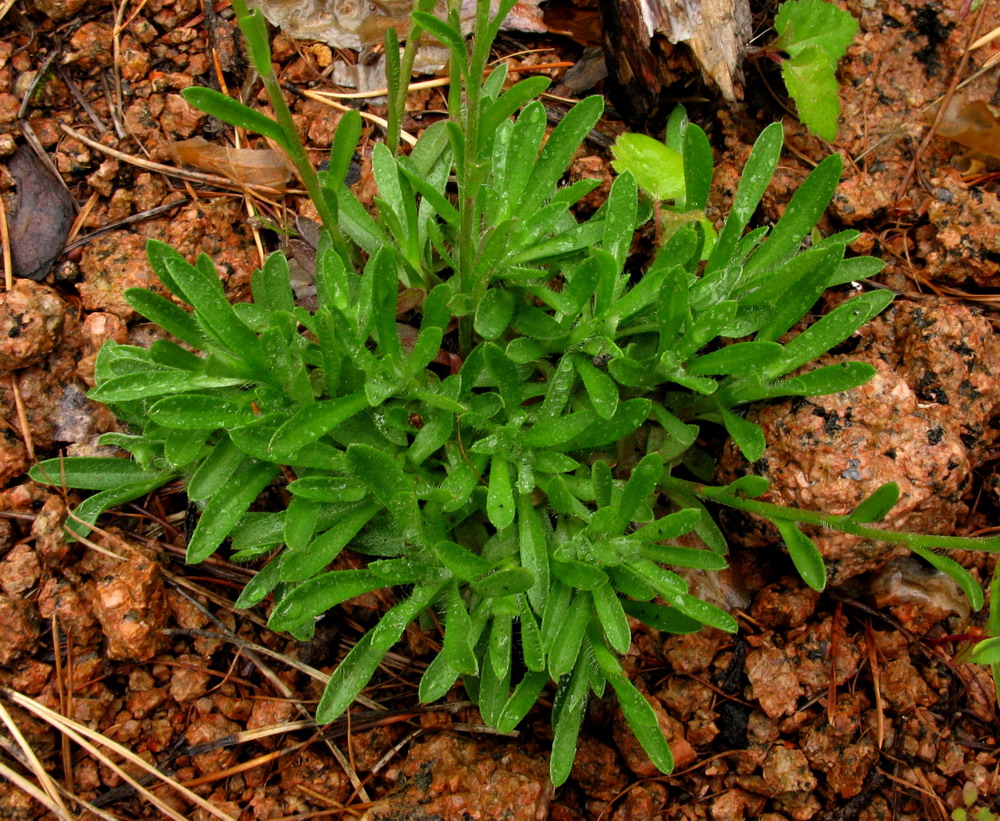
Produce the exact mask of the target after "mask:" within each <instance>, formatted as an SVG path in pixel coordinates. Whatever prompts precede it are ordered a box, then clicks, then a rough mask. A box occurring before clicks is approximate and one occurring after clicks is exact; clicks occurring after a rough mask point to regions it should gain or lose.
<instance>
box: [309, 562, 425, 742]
mask: <svg viewBox="0 0 1000 821" xmlns="http://www.w3.org/2000/svg"><path fill="white" fill-rule="evenodd" d="M442 586H443V582H440V581H438V582H432V583H429V584H422V585H419V586H418V587H416V588H414V590H413V593H412V594H411V595H410V596H409V598H407V599H404V600H403V601H401V602H400V603H399V604H397V605H396V606H395V607H393V608H391V609H390V610H389V612H387V613H386V614H385V616H383V617H382V620H381V621H380V622H379V623H378V624H377V625H376V626H375V627H374V628H372V629H371V630H369V631H368V632H367V633H365V635H364V636H362V637H361V639H360V640H359V641H358V643H357V644H355V645H354V647H353V648H351V651H350V652H349V653H348V654H347V656H346V657H345V658H344V660H343V661H342V662H341V663H340V665H339V666H338V667H337V669H336V670H334V672H333V675H332V676H330V680H329V682H327V685H326V688H325V689H324V690H323V695H322V696H321V698H320V701H319V705H318V706H317V708H316V723H317V724H328V723H330V722H331V721H333V720H335V719H337V718H339V717H340V715H341V714H342V713H343V712H344V711H345V710H346V709H347V708H348V706H349V705H350V703H351V702H352V701H354V699H355V698H356V697H357V695H358V693H360V692H361V690H362V689H364V687H365V685H366V684H367V683H368V681H369V680H370V679H371V677H372V675H374V673H375V670H376V669H377V668H378V666H379V664H381V663H382V659H383V658H384V657H385V654H386V653H388V652H389V651H390V650H391V649H392V647H393V645H394V644H396V642H398V641H399V640H400V638H401V637H402V635H403V631H404V630H405V629H406V628H407V626H408V625H409V624H410V622H412V621H413V620H414V619H415V618H416V617H417V616H419V615H420V613H421V611H423V610H424V609H426V608H427V607H428V606H430V604H431V602H432V601H433V600H434V597H435V596H436V595H437V594H438V592H439V591H440V590H441V587H442Z"/></svg>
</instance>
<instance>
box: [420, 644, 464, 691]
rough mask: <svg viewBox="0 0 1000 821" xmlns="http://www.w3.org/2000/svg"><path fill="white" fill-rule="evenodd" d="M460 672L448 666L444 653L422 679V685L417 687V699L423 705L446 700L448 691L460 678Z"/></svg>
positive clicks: (430, 665)
mask: <svg viewBox="0 0 1000 821" xmlns="http://www.w3.org/2000/svg"><path fill="white" fill-rule="evenodd" d="M459 675H460V674H459V672H458V670H456V669H454V668H453V667H452V666H451V665H450V664H448V659H447V658H446V657H445V654H444V653H439V654H438V655H437V656H435V657H434V659H433V660H432V661H431V663H430V664H428V665H427V669H426V670H424V674H423V675H422V676H421V677H420V684H419V685H418V687H417V698H419V699H420V701H421V703H423V704H429V703H431V702H432V701H437V700H438V699H440V698H444V697H445V696H446V695H447V694H448V691H449V690H451V688H452V687H454V686H455V682H456V681H458V677H459Z"/></svg>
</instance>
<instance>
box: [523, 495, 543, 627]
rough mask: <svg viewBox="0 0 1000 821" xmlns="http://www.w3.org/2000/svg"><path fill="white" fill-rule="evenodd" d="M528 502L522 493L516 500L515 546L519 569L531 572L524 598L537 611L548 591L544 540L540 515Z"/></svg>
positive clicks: (529, 499)
mask: <svg viewBox="0 0 1000 821" xmlns="http://www.w3.org/2000/svg"><path fill="white" fill-rule="evenodd" d="M542 515H544V514H543V513H540V512H539V511H538V510H536V509H535V507H534V505H533V504H532V502H531V495H530V494H527V493H523V494H521V495H519V496H518V499H517V528H518V531H517V532H518V546H519V550H520V558H521V566H522V567H524V568H525V570H527V571H528V572H530V573H531V575H532V577H533V579H534V583H533V584H532V586H531V588H530V589H529V590H528V599H529V601H530V602H531V605H532V607H534V608H535V610H537V611H538V612H541V611H542V608H543V607H544V606H545V599H546V596H547V594H548V591H549V551H548V539H547V537H546V532H545V528H544V527H543V525H542V521H541V518H540V517H541V516H542Z"/></svg>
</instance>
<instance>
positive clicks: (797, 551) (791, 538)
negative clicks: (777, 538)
mask: <svg viewBox="0 0 1000 821" xmlns="http://www.w3.org/2000/svg"><path fill="white" fill-rule="evenodd" d="M773 521H774V524H775V525H777V527H778V532H779V533H780V534H781V538H782V539H783V540H784V542H785V547H787V548H788V555H789V556H791V557H792V562H793V563H794V564H795V569H796V570H798V571H799V575H800V576H801V577H802V581H804V582H805V583H806V584H808V585H809V586H810V587H811V588H812V589H813V590H823V588H825V587H826V565H825V564H824V563H823V556H822V555H821V554H820V552H819V550H818V549H817V548H816V544H815V542H813V540H812V539H810V538H809V537H808V536H806V534H805V533H803V532H802V531H801V530H799V527H798V525H796V524H795V523H794V522H789V521H787V520H785V519H775V520H773Z"/></svg>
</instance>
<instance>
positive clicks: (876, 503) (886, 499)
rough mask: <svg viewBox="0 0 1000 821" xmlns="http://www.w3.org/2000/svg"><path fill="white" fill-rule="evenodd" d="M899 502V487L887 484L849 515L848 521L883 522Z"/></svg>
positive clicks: (891, 483)
mask: <svg viewBox="0 0 1000 821" xmlns="http://www.w3.org/2000/svg"><path fill="white" fill-rule="evenodd" d="M898 501H899V485H897V484H896V483H895V482H886V483H885V484H884V485H882V486H881V487H879V488H878V489H877V490H876V491H874V492H873V493H872V494H871V495H870V496H869V497H868V498H867V499H864V500H863V501H862V502H861V503H860V504H859V505H858V506H857V507H856V508H854V510H852V511H851V512H850V513H849V514H848V515H847V521H849V522H857V523H858V524H870V523H872V522H881V521H882V520H883V519H884V518H885V517H886V516H887V515H888V513H889V511H890V510H892V509H893V508H894V507H895V506H896V502H898Z"/></svg>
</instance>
